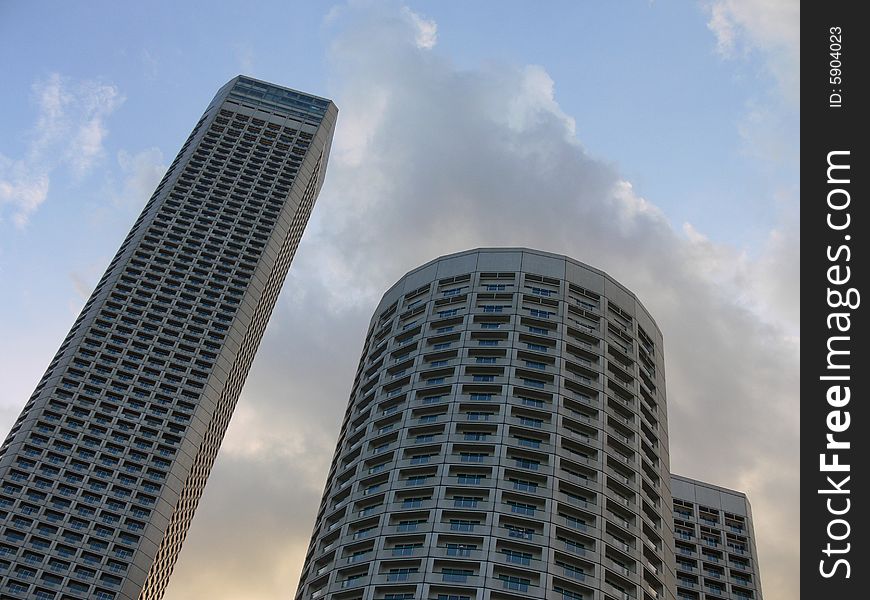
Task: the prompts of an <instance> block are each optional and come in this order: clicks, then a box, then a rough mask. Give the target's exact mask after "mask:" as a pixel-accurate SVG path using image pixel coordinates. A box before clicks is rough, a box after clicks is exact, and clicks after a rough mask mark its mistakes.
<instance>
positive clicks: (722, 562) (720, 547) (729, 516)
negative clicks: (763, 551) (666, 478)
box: [671, 475, 762, 600]
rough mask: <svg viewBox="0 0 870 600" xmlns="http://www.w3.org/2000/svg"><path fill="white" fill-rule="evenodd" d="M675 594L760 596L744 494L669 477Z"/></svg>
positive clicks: (702, 599) (699, 598)
mask: <svg viewBox="0 0 870 600" xmlns="http://www.w3.org/2000/svg"><path fill="white" fill-rule="evenodd" d="M671 492H672V494H673V499H674V539H675V541H674V546H675V550H676V560H677V562H676V575H677V598H679V599H680V600H749V599H752V600H761V597H762V596H761V575H760V572H759V568H758V552H757V550H756V547H755V530H754V528H753V525H752V508H751V507H750V505H749V500H748V499H747V497H746V494H743V493H742V492H735V491H734V490H729V489H726V488H723V487H719V486H716V485H713V484H710V483H704V482H702V481H696V480H694V479H689V478H686V477H680V476H679V475H672V476H671Z"/></svg>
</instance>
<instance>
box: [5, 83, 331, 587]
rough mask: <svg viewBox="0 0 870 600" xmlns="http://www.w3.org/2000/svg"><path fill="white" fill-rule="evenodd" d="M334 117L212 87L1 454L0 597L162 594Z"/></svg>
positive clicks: (314, 189)
mask: <svg viewBox="0 0 870 600" xmlns="http://www.w3.org/2000/svg"><path fill="white" fill-rule="evenodd" d="M336 115H337V109H336V107H335V105H334V104H333V103H332V102H331V101H329V100H326V99H323V98H317V97H314V96H311V95H309V94H305V93H301V92H296V91H293V90H289V89H286V88H283V87H279V86H276V85H272V84H269V83H265V82H262V81H257V80H254V79H251V78H248V77H236V78H234V79H233V80H231V81H230V82H229V83H227V84H226V85H225V86H224V87H223V88H221V89H220V90H219V91H218V93H217V95H216V96H215V98H214V100H213V101H212V102H211V104H210V105H209V106H208V108H207V109H206V111H205V113H204V114H203V116H202V118H201V119H200V120H199V122H198V123H197V124H196V126H195V127H194V128H193V132H192V133H191V134H190V137H189V138H188V139H187V141H186V142H185V143H184V145H183V146H182V148H181V151H180V152H179V153H178V156H177V157H176V158H175V160H174V161H173V163H172V165H171V166H170V167H169V170H168V171H167V172H166V175H165V176H164V177H163V180H162V181H161V182H160V184H159V185H158V186H157V189H156V191H155V192H154V195H153V196H152V197H151V199H150V200H149V201H148V203H147V204H146V205H145V209H144V210H143V211H142V214H141V216H140V217H139V218H138V219H137V220H136V222H135V224H134V225H133V228H132V229H131V231H130V233H129V235H128V236H127V238H126V239H125V240H124V242H123V244H122V245H121V247H120V249H119V250H118V253H117V254H116V255H115V257H114V259H113V260H112V262H111V263H110V264H109V267H108V269H107V270H106V273H105V274H104V275H103V277H102V279H101V280H100V281H99V283H98V284H97V286H96V289H95V290H94V292H93V294H92V295H91V297H90V299H89V300H88V301H87V303H86V304H85V306H84V308H83V310H82V312H81V315H80V316H79V317H78V318H77V319H76V321H75V323H74V324H73V326H72V329H71V330H70V332H69V335H68V336H67V337H66V339H65V340H64V341H63V343H62V344H61V347H60V349H59V350H58V352H57V354H56V356H55V357H54V359H53V360H52V361H51V364H50V365H49V366H48V370H47V371H46V373H45V375H44V376H43V378H42V379H41V380H40V382H39V384H38V385H37V387H36V391H34V393H33V395H32V396H31V397H30V399H29V400H28V401H27V404H26V405H25V406H24V410H23V411H22V412H21V416H20V417H19V418H18V420H17V421H16V422H15V425H14V426H13V428H12V431H11V432H10V434H9V436H8V437H7V439H6V441H5V442H4V444H3V446H2V449H0V596H2V598H36V599H55V600H71V599H74V598H75V599H94V600H122V599H124V600H133V599H137V598H141V599H142V600H153V599H157V598H160V597H161V596H162V595H163V590H164V588H165V586H166V583H167V580H168V577H169V574H170V573H171V571H172V568H173V565H174V563H175V560H176V557H177V556H178V552H179V549H180V548H181V543H182V541H183V540H184V537H185V534H186V533H187V530H188V526H189V525H190V521H191V518H192V517H193V513H194V510H195V508H196V505H197V502H198V501H199V498H200V495H201V494H202V491H203V487H204V486H205V483H206V479H207V477H208V474H209V471H210V470H211V466H212V463H213V461H214V459H215V456H216V454H217V451H218V447H219V446H220V443H221V440H222V438H223V435H224V432H225V430H226V427H227V424H228V422H229V419H230V416H231V415H232V412H233V409H234V407H235V404H236V400H237V399H238V397H239V392H240V390H241V388H242V385H243V383H244V381H245V377H246V376H247V373H248V369H249V367H250V365H251V362H252V360H253V358H254V354H255V352H256V350H257V346H258V345H259V342H260V339H261V337H262V335H263V331H264V329H265V327H266V323H267V322H268V320H269V316H270V314H271V312H272V308H273V307H274V305H275V300H276V298H277V295H278V292H279V290H280V288H281V284H282V282H283V281H284V278H285V276H286V274H287V269H288V268H289V266H290V261H291V260H292V259H293V255H294V253H295V251H296V247H297V245H298V243H299V239H300V237H301V235H302V231H303V229H304V228H305V224H306V222H307V221H308V217H309V215H310V213H311V209H312V206H313V204H314V201H315V199H316V197H317V194H318V192H319V191H320V187H321V184H322V182H323V175H324V172H325V170H326V162H327V158H328V155H329V148H330V143H331V139H332V134H333V129H334V125H335V118H336Z"/></svg>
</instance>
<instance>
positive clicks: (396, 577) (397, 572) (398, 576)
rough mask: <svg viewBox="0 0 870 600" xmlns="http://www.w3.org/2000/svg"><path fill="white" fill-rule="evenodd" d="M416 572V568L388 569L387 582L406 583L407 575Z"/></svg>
mask: <svg viewBox="0 0 870 600" xmlns="http://www.w3.org/2000/svg"><path fill="white" fill-rule="evenodd" d="M417 572H418V569H417V567H408V568H403V569H390V572H389V573H387V581H408V575H410V574H412V573H417Z"/></svg>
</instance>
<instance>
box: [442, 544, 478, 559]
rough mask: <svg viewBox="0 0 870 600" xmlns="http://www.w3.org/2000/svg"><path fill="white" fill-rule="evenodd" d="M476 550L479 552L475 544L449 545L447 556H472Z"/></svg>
mask: <svg viewBox="0 0 870 600" xmlns="http://www.w3.org/2000/svg"><path fill="white" fill-rule="evenodd" d="M474 550H477V546H476V545H474V544H453V543H451V544H447V556H471V553H472V551H474Z"/></svg>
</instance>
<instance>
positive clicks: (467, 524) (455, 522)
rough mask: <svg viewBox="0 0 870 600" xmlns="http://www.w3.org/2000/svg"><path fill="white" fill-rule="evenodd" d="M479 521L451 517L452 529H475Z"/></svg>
mask: <svg viewBox="0 0 870 600" xmlns="http://www.w3.org/2000/svg"><path fill="white" fill-rule="evenodd" d="M478 524H479V521H469V520H467V519H450V530H451V531H474V526H475V525H478Z"/></svg>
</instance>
